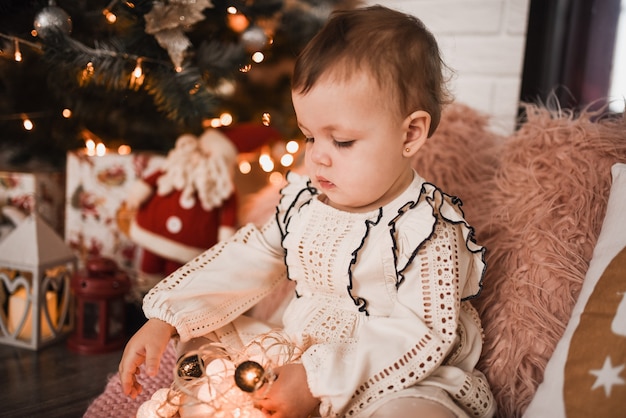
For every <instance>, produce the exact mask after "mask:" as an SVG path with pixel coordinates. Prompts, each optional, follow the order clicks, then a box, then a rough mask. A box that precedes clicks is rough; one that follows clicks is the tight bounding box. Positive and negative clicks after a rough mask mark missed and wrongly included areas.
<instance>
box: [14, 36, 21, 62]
mask: <svg viewBox="0 0 626 418" xmlns="http://www.w3.org/2000/svg"><path fill="white" fill-rule="evenodd" d="M14 58H15V61H16V62H21V61H22V51H20V43H19V41H18V40H17V39H15V55H14Z"/></svg>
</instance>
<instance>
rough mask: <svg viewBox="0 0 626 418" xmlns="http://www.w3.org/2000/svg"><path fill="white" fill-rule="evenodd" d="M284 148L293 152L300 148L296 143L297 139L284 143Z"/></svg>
mask: <svg viewBox="0 0 626 418" xmlns="http://www.w3.org/2000/svg"><path fill="white" fill-rule="evenodd" d="M285 149H286V150H287V152H289V153H291V154H295V153H296V152H298V150H299V149H300V144H298V141H289V142H287V144H286V145H285Z"/></svg>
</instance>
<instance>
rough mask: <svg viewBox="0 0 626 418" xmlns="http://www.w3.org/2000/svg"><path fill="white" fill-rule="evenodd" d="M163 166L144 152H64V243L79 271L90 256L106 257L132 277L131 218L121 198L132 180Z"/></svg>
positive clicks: (134, 252) (135, 254)
mask: <svg viewBox="0 0 626 418" xmlns="http://www.w3.org/2000/svg"><path fill="white" fill-rule="evenodd" d="M162 161H163V157H162V156H160V155H158V154H154V153H148V152H140V153H130V154H125V155H122V154H117V153H106V154H104V155H101V156H97V155H88V153H87V152H85V151H84V150H77V151H71V152H69V153H68V155H67V171H66V175H67V183H66V207H65V240H66V242H67V243H68V244H69V246H70V247H71V248H72V249H73V250H74V251H75V253H76V255H77V257H78V259H79V265H81V266H84V262H85V260H86V259H87V258H88V257H89V256H105V257H108V258H111V259H113V260H114V261H115V262H117V264H118V265H119V266H120V267H121V268H122V269H124V270H126V271H128V272H129V273H131V274H134V271H135V270H136V264H137V259H138V250H137V247H136V245H135V244H134V243H133V242H132V241H131V240H130V238H129V237H128V228H129V225H130V220H131V219H132V216H133V214H132V213H131V212H130V211H129V210H128V209H127V207H126V199H127V197H128V193H129V188H130V187H131V186H132V184H133V183H134V181H135V180H136V179H138V178H141V177H143V176H145V175H147V174H149V173H150V172H153V171H155V170H156V169H157V168H158V167H159V166H160V165H161V162H162Z"/></svg>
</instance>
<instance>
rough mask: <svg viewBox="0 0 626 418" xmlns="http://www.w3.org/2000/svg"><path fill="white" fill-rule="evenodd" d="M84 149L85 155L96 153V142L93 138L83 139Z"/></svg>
mask: <svg viewBox="0 0 626 418" xmlns="http://www.w3.org/2000/svg"><path fill="white" fill-rule="evenodd" d="M85 149H86V152H87V155H96V143H95V142H94V140H93V139H88V140H86V141H85Z"/></svg>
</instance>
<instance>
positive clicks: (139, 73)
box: [133, 58, 143, 78]
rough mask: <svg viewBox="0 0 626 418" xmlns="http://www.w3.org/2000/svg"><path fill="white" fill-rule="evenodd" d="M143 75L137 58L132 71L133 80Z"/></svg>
mask: <svg viewBox="0 0 626 418" xmlns="http://www.w3.org/2000/svg"><path fill="white" fill-rule="evenodd" d="M142 75H143V70H142V69H141V58H137V64H136V65H135V69H134V70H133V76H134V77H135V78H139V77H141V76H142Z"/></svg>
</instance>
